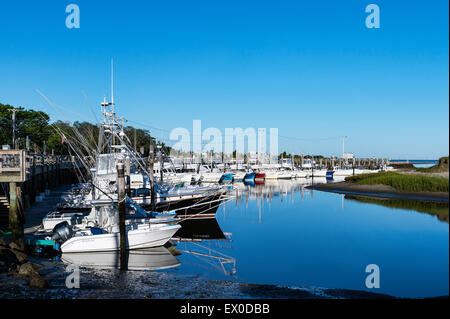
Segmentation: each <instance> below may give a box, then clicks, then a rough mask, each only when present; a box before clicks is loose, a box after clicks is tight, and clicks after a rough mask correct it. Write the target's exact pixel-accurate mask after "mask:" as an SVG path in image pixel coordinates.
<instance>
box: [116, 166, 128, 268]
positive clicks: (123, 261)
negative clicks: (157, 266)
mask: <svg viewBox="0 0 450 319" xmlns="http://www.w3.org/2000/svg"><path fill="white" fill-rule="evenodd" d="M117 194H118V209H119V232H120V270H127V268H128V267H127V255H126V253H127V252H126V245H127V234H126V230H125V209H126V207H125V173H124V167H123V163H121V162H119V163H118V164H117Z"/></svg>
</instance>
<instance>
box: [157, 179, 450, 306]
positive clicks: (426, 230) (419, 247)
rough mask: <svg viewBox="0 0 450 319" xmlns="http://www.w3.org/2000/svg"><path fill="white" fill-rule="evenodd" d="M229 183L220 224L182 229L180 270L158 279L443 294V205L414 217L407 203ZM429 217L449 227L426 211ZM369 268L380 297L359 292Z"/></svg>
mask: <svg viewBox="0 0 450 319" xmlns="http://www.w3.org/2000/svg"><path fill="white" fill-rule="evenodd" d="M235 185H238V186H239V190H238V195H239V197H238V199H237V200H231V201H229V202H227V203H225V204H222V205H221V206H220V207H219V209H218V212H217V216H216V217H217V220H210V221H209V222H206V221H203V222H199V224H197V226H196V225H195V224H194V223H195V222H194V221H193V222H192V223H190V224H189V225H186V227H184V228H185V233H184V234H181V237H183V239H180V240H179V241H177V245H176V248H177V250H178V251H179V252H180V253H181V254H180V255H178V256H176V259H177V260H178V261H179V262H180V263H181V264H180V265H178V266H177V267H174V268H170V269H165V270H160V271H165V272H172V273H180V274H191V275H192V274H194V275H198V276H200V277H204V278H206V279H217V280H236V281H242V282H247V283H258V284H274V285H281V286H289V287H304V286H309V287H327V288H347V289H358V290H368V291H373V292H379V293H387V294H391V295H394V296H403V297H428V296H438V295H448V292H449V289H448V285H449V224H448V205H444V206H442V205H441V206H440V207H437V208H436V207H434V206H433V207H428V206H426V205H425V206H424V207H418V208H417V210H419V211H421V212H418V211H416V210H415V207H414V205H413V207H411V204H410V203H407V205H404V206H405V207H406V208H398V207H403V206H402V205H403V204H402V203H401V202H399V203H395V201H391V202H389V203H386V204H385V203H383V205H380V204H377V203H376V202H370V201H369V202H364V201H358V200H355V199H351V198H345V197H344V195H340V194H333V193H326V192H320V191H311V190H307V189H305V188H304V186H306V185H307V184H305V182H303V184H302V183H300V182H295V181H284V182H281V181H278V182H273V183H270V184H269V183H266V185H265V186H262V187H259V186H256V187H251V186H244V185H243V184H235ZM418 206H420V205H418ZM438 206H439V204H438ZM393 207H395V208H393ZM436 209H437V210H438V211H439V213H440V214H441V213H442V212H443V211H444V215H446V216H447V217H446V220H447V222H446V221H445V217H444V218H441V220H439V219H438V218H437V217H436V216H435V215H430V214H427V213H426V212H427V211H430V212H432V213H433V211H434V210H436ZM424 211H425V212H424ZM207 238H209V239H207ZM192 239H195V241H192ZM202 239H203V240H202ZM368 264H377V265H378V266H379V268H380V279H381V280H380V284H381V287H380V289H367V288H366V287H365V278H366V276H367V275H368V274H367V273H366V272H365V267H366V266H367V265H368Z"/></svg>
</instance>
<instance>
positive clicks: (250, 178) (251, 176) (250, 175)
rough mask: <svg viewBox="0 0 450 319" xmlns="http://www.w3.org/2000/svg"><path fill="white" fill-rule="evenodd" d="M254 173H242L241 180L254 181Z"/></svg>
mask: <svg viewBox="0 0 450 319" xmlns="http://www.w3.org/2000/svg"><path fill="white" fill-rule="evenodd" d="M255 175H256V174H255V173H253V172H252V173H247V174H245V175H244V179H243V181H244V182H254V181H255Z"/></svg>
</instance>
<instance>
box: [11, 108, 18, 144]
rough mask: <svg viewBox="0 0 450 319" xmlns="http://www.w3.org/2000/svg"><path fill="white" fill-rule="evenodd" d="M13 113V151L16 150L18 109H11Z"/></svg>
mask: <svg viewBox="0 0 450 319" xmlns="http://www.w3.org/2000/svg"><path fill="white" fill-rule="evenodd" d="M10 111H11V112H12V149H13V150H15V149H16V112H17V109H14V108H13V109H10Z"/></svg>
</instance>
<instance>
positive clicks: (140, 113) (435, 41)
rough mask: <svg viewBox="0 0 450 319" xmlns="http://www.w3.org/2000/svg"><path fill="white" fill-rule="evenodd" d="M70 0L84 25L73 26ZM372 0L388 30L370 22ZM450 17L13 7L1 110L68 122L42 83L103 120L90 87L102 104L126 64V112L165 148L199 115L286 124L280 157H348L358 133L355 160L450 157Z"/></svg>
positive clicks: (142, 4)
mask: <svg viewBox="0 0 450 319" xmlns="http://www.w3.org/2000/svg"><path fill="white" fill-rule="evenodd" d="M70 3H75V4H77V5H78V6H79V8H80V28H79V29H68V28H66V26H65V19H66V16H67V15H68V14H67V13H66V12H65V8H66V6H67V5H68V4H70ZM370 3H376V4H377V5H378V6H379V7H380V21H381V28H380V29H368V28H366V27H365V19H366V16H367V15H368V14H367V13H365V7H366V6H367V5H368V4H370ZM448 9H449V8H448V1H432V2H423V1H393V0H390V1H372V0H371V1H369V0H367V1H341V2H338V1H320V3H319V2H318V1H317V3H316V1H230V0H228V1H218V0H215V1H211V0H209V1H196V0H192V1H127V2H120V3H119V2H111V1H81V0H79V1H78V0H77V1H75V0H72V1H40V2H39V3H38V2H37V1H20V2H13V1H8V2H7V1H2V2H1V4H0V74H1V76H0V103H9V104H12V105H14V106H24V107H27V108H33V109H39V110H44V111H47V112H49V113H50V114H51V115H52V119H55V120H56V119H61V118H62V116H61V115H60V114H58V113H57V112H55V111H54V110H53V109H52V108H51V107H49V106H48V104H47V103H46V102H45V101H44V99H43V98H42V97H41V96H40V95H39V94H38V93H36V91H35V90H36V89H38V90H40V91H41V92H43V93H44V94H45V95H46V96H47V97H49V98H50V99H51V100H52V101H53V102H54V103H56V104H58V105H60V106H62V107H64V111H63V113H64V114H65V116H66V117H67V118H70V119H71V120H77V119H78V120H90V121H95V118H94V116H93V115H92V112H91V109H90V107H89V105H88V103H87V102H86V99H85V97H84V95H83V92H84V93H85V94H86V96H87V97H88V99H89V102H90V103H91V105H92V107H94V108H95V110H96V111H97V110H99V103H100V102H101V100H102V99H103V95H105V94H106V95H107V96H109V90H110V84H109V83H110V79H109V77H110V59H111V58H114V64H115V102H116V104H117V110H118V112H119V113H120V114H122V115H124V116H125V117H126V118H127V119H128V120H130V123H129V124H131V125H136V126H138V127H142V128H150V131H151V132H152V134H154V135H156V136H157V137H159V138H161V139H163V140H165V141H166V142H168V141H167V140H168V132H169V131H170V130H172V129H173V128H175V127H186V128H188V129H190V130H192V120H194V119H200V120H202V126H203V128H206V127H217V128H219V129H220V130H222V131H224V129H225V128H226V127H232V128H234V127H242V128H247V127H254V128H255V129H256V128H258V127H262V128H264V127H265V128H267V129H268V128H270V127H277V128H278V129H279V134H280V138H279V149H280V151H283V150H286V151H288V152H295V153H302V152H303V153H314V154H324V155H338V154H340V152H341V147H342V146H341V144H342V142H341V139H339V138H338V136H341V135H346V136H348V138H347V139H346V144H345V145H346V151H349V152H354V153H355V154H356V155H357V156H372V157H391V158H410V159H412V158H430V159H431V158H437V157H439V156H442V155H447V154H448V152H449V149H448V143H449V135H448V134H449V109H448V103H449V91H448V85H449V73H448V69H449V65H448V59H449V56H448V48H449V43H448V38H449V34H448V26H449V25H448ZM132 121H133V122H132ZM136 123H141V124H142V125H138V124H136ZM144 125H145V126H144ZM286 137H289V138H286ZM206 142H207V141H205V143H206ZM169 144H170V143H169Z"/></svg>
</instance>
